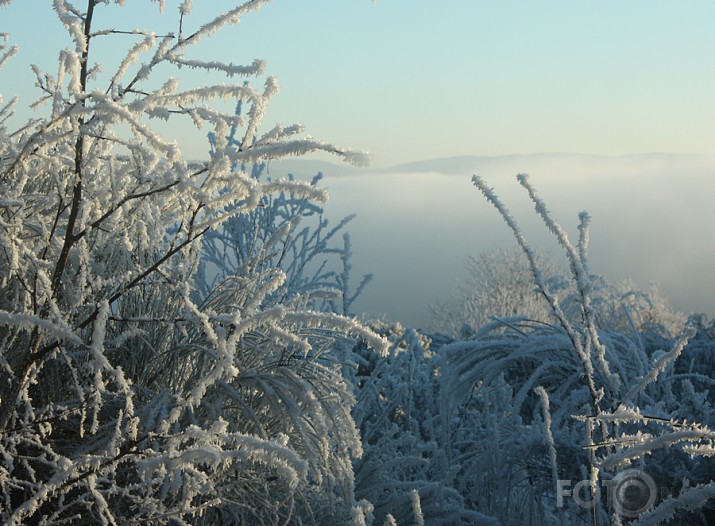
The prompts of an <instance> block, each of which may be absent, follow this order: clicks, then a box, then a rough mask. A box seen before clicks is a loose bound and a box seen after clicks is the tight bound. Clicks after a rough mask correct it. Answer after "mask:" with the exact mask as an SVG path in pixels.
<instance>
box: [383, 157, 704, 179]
mask: <svg viewBox="0 0 715 526" xmlns="http://www.w3.org/2000/svg"><path fill="white" fill-rule="evenodd" d="M708 157H710V158H711V159H712V158H713V157H712V156H707V155H704V154H671V153H646V154H634V155H621V156H606V155H590V154H577V153H536V154H526V155H496V156H480V155H462V156H457V157H442V158H438V159H428V160H424V161H417V162H411V163H405V164H399V165H396V166H393V167H391V168H388V169H385V170H382V171H385V172H392V173H442V174H457V175H471V174H473V173H477V174H479V173H480V172H484V171H488V172H492V171H508V172H509V173H510V174H511V173H512V172H513V173H514V174H515V173H519V172H526V173H528V172H530V171H533V170H537V169H542V168H546V167H549V168H551V169H556V168H569V167H571V168H579V169H583V168H587V169H593V170H596V171H598V170H599V169H600V170H608V171H613V170H614V169H622V170H626V171H628V169H629V167H632V166H637V167H638V170H639V171H642V169H643V167H644V166H648V165H651V166H653V167H654V168H656V167H657V168H659V169H662V168H664V167H667V166H669V165H670V166H683V165H684V164H689V163H690V162H693V163H698V164H700V163H702V161H703V160H704V159H706V158H708Z"/></svg>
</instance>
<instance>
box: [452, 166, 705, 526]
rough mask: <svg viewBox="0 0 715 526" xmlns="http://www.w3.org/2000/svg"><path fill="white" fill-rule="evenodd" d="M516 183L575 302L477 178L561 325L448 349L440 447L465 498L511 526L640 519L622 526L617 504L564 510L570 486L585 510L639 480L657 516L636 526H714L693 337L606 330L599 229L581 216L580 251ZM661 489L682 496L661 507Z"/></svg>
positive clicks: (526, 328) (489, 334) (642, 328)
mask: <svg viewBox="0 0 715 526" xmlns="http://www.w3.org/2000/svg"><path fill="white" fill-rule="evenodd" d="M519 181H520V183H521V184H522V185H523V186H524V188H525V189H526V190H527V191H528V192H529V195H530V197H531V199H532V201H533V202H534V204H535V205H536V210H537V213H538V214H539V215H540V217H541V218H542V219H543V221H544V223H545V224H546V225H547V227H548V228H549V229H550V230H551V232H552V233H553V234H554V235H555V236H556V237H557V239H558V240H559V242H560V244H561V246H562V248H563V249H564V251H565V253H566V256H567V261H568V263H569V266H570V269H571V273H572V274H571V283H570V286H569V288H570V289H571V290H573V291H574V292H573V293H572V294H570V295H569V299H568V301H566V302H564V304H563V305H562V302H561V301H560V299H559V297H558V296H557V293H555V292H554V290H553V289H552V288H551V287H550V286H549V283H548V282H547V280H546V279H545V278H544V274H543V272H542V270H541V269H540V267H539V265H538V263H537V261H536V259H535V257H534V253H533V251H532V250H531V248H530V247H529V245H528V244H527V242H526V240H525V238H524V236H523V234H522V232H521V230H520V229H519V227H518V225H517V223H516V221H515V220H514V218H513V217H512V216H511V215H510V213H509V211H508V210H507V209H506V208H505V207H504V205H503V204H502V203H501V202H500V201H499V199H498V198H497V196H496V195H495V194H494V193H493V191H492V190H491V189H490V188H488V187H487V186H486V184H485V183H484V182H483V181H482V180H481V179H479V178H477V177H475V178H474V183H475V185H476V186H477V187H478V188H479V189H480V190H481V191H482V192H483V193H484V195H485V196H486V197H487V199H488V200H489V201H490V202H491V203H492V204H493V205H494V206H495V207H496V208H497V209H498V211H499V212H500V213H501V215H502V217H503V218H504V219H505V221H506V222H507V224H508V225H509V227H510V228H511V229H512V231H513V233H514V235H515V236H516V239H517V242H518V244H519V246H520V247H521V249H522V250H523V251H524V253H525V255H526V257H527V260H528V261H529V265H530V268H531V271H532V275H533V279H534V282H535V284H536V286H537V287H538V289H539V291H540V293H541V294H542V295H543V296H544V298H546V300H547V301H548V304H549V306H550V308H551V310H552V316H553V319H554V322H552V323H551V324H547V323H543V322H535V321H532V320H527V319H525V318H510V319H501V320H496V321H494V322H493V323H491V324H488V325H486V326H484V327H482V328H481V329H479V330H478V331H477V332H476V333H475V334H474V335H473V336H472V337H470V338H469V339H466V340H464V341H459V342H454V343H451V344H448V345H445V346H444V347H442V349H441V350H440V353H439V354H440V357H439V368H440V371H441V373H442V376H443V379H442V382H443V383H442V386H441V392H440V397H441V400H442V404H443V405H442V408H441V409H440V412H441V415H442V420H443V422H444V426H445V427H446V428H452V429H451V430H450V432H449V433H448V434H447V435H446V436H447V437H448V442H447V443H445V444H444V445H443V447H445V449H446V450H447V451H448V455H449V458H450V459H451V460H454V461H455V462H456V463H457V464H458V466H459V468H458V469H459V472H458V473H457V475H456V477H455V479H456V480H457V482H458V483H457V484H456V487H457V488H458V489H459V490H460V493H461V494H462V497H463V498H464V499H465V503H466V504H467V505H468V506H474V507H475V508H476V509H479V510H480V511H483V512H488V513H490V514H492V515H494V516H496V517H498V518H499V520H500V521H501V522H502V523H508V524H511V523H518V524H527V523H528V524H543V523H548V522H560V523H568V524H578V523H583V524H593V523H599V524H601V523H603V524H607V523H609V522H610V521H613V523H616V524H618V523H620V522H621V521H626V520H627V519H628V518H632V517H633V516H634V515H630V516H629V515H628V514H626V515H625V516H622V515H623V513H622V512H623V511H624V507H623V506H621V507H620V508H619V507H618V506H615V507H614V506H609V504H613V502H612V501H609V500H608V499H606V498H604V499H601V500H598V499H595V502H596V505H595V506H593V507H592V508H591V509H589V508H587V507H585V506H584V507H580V506H578V505H577V504H576V501H575V499H571V498H563V497H564V495H568V494H567V493H563V491H562V489H563V486H560V484H561V483H560V482H559V481H564V480H565V481H572V484H576V483H577V482H578V481H581V480H584V481H587V482H586V484H585V491H584V492H582V494H581V497H582V498H585V500H588V501H590V500H591V498H593V497H592V496H593V495H595V494H596V493H595V492H596V489H597V488H598V489H601V488H603V486H602V484H604V483H605V484H615V483H618V482H619V481H620V480H622V478H619V476H620V475H619V474H620V473H626V472H627V471H625V470H627V469H629V468H638V469H640V470H642V472H644V473H647V474H648V476H649V477H651V479H652V480H653V484H654V485H655V487H654V488H648V489H649V490H651V494H652V496H653V498H654V501H653V502H649V503H648V504H655V506H654V507H653V508H652V509H651V508H650V507H648V506H644V507H643V508H642V509H640V508H637V509H638V512H639V513H638V514H637V515H638V524H657V523H661V522H662V521H665V520H668V519H670V518H672V517H673V516H674V515H673V514H674V513H675V512H677V513H678V514H679V515H678V518H679V519H680V520H682V521H684V523H688V524H692V523H694V521H697V520H698V519H700V520H701V521H702V523H707V520H708V519H707V517H708V514H710V517H711V515H712V506H711V505H710V506H708V505H707V501H708V499H712V498H713V497H715V482H713V476H712V473H713V472H714V471H715V470H714V469H713V466H714V464H713V462H712V458H711V457H712V456H713V452H714V451H715V449H713V441H714V440H715V432H713V431H712V428H711V427H709V426H708V425H707V424H710V425H711V424H712V421H713V410H712V407H711V406H710V405H709V403H706V402H707V400H708V389H709V388H711V383H712V382H710V381H707V380H708V379H707V376H706V375H703V374H702V373H700V374H699V373H695V372H692V373H688V372H679V371H677V370H676V369H675V368H674V366H673V363H674V362H675V361H676V359H677V358H678V357H679V356H680V355H681V353H682V352H683V349H684V348H685V346H686V343H687V342H688V340H689V339H690V338H692V337H693V335H694V334H695V331H694V329H692V328H687V329H685V330H683V331H682V333H681V334H680V335H679V336H678V337H676V338H674V339H670V340H668V339H666V338H665V337H664V336H663V333H662V332H661V331H660V328H659V329H658V330H657V331H656V332H655V336H653V335H652V334H651V333H649V332H648V331H649V330H650V331H653V330H654V328H653V326H652V325H649V324H646V323H644V324H641V325H639V326H636V324H635V323H633V324H631V328H630V330H628V331H626V332H623V331H622V327H621V326H619V325H617V324H616V326H615V327H611V326H608V323H609V322H612V321H613V319H609V318H608V317H605V318H600V317H599V311H598V309H597V307H598V304H599V298H600V296H599V294H600V293H601V291H602V290H606V291H609V290H611V289H608V288H607V287H606V288H603V287H596V286H594V283H595V281H596V280H595V278H594V277H593V276H592V274H591V272H590V270H589V267H588V261H587V248H588V222H589V218H588V216H587V215H586V214H585V213H584V214H582V215H581V222H580V224H579V242H578V244H577V245H575V246H574V245H573V244H572V243H571V242H570V241H569V239H568V237H567V236H566V234H565V231H564V230H563V228H562V227H561V226H560V225H559V224H558V223H556V222H555V221H554V220H553V218H552V217H551V215H550V214H549V212H548V210H547V209H546V206H545V204H544V202H543V201H542V200H541V199H540V197H539V196H538V194H536V192H535V190H534V189H533V187H532V186H531V185H530V183H529V182H528V180H527V179H526V177H525V176H519ZM562 290H564V289H563V288H562ZM605 301H606V302H610V301H612V298H610V297H608V296H606V298H605ZM626 307H627V305H626ZM566 309H569V312H567V311H566ZM575 314H577V315H575ZM604 320H605V321H604ZM505 328H506V329H507V330H504V329H505ZM641 334H645V335H649V334H650V335H649V337H641ZM654 342H657V343H662V344H667V345H666V346H664V347H661V348H657V347H654V346H653V343H654ZM710 349H711V350H712V349H713V347H710ZM697 400H699V401H700V402H699V403H698V402H696V401H697ZM694 402H695V403H694ZM455 422H456V427H453V426H454V424H455ZM698 422H699V423H698ZM639 473H641V472H639ZM684 481H687V483H689V484H691V487H688V486H687V483H686V485H684ZM460 484H461V485H460ZM571 487H573V486H571ZM625 489H628V486H626V487H624V491H625ZM664 490H667V491H670V492H672V497H668V498H664V499H661V497H662V495H663V491H664ZM603 491H604V493H605V489H604V490H603ZM656 491H657V492H658V493H657V495H656V494H653V493H654V492H656ZM589 494H590V495H592V496H591V497H590V496H589ZM647 496H648V497H649V496H650V495H647ZM623 498H624V499H626V500H627V498H628V497H623ZM621 504H622V502H621ZM626 504H628V502H626ZM688 510H690V513H687V512H688ZM626 511H627V510H626ZM594 521H595V522H594Z"/></svg>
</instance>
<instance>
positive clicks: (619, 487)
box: [611, 469, 656, 518]
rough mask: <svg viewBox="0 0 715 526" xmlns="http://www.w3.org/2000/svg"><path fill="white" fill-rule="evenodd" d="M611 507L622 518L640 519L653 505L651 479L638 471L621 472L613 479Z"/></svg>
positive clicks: (653, 489) (654, 495)
mask: <svg viewBox="0 0 715 526" xmlns="http://www.w3.org/2000/svg"><path fill="white" fill-rule="evenodd" d="M613 489H614V491H613V502H612V503H611V505H612V506H613V508H614V510H615V511H616V513H618V514H620V515H623V516H624V517H631V518H632V517H640V516H641V515H642V514H643V513H645V512H646V511H648V510H649V509H650V508H651V507H652V506H653V504H655V498H656V487H655V481H654V480H653V478H652V477H651V476H650V475H648V474H647V473H644V472H643V471H641V470H639V469H627V470H625V471H621V472H620V473H619V474H618V475H616V476H615V477H614V478H613Z"/></svg>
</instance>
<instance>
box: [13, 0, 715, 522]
mask: <svg viewBox="0 0 715 526" xmlns="http://www.w3.org/2000/svg"><path fill="white" fill-rule="evenodd" d="M4 3H7V2H6V1H2V0H0V5H2V4H4ZM107 3H108V2H104V1H99V0H87V1H86V6H84V7H85V9H84V10H82V9H80V8H78V7H76V6H73V5H72V4H71V3H70V2H68V1H66V0H54V2H53V6H54V8H55V11H56V12H57V15H58V17H59V19H60V20H61V22H62V23H63V24H64V26H65V27H66V29H67V31H68V34H69V36H70V42H71V47H70V48H69V49H64V50H62V51H61V53H60V61H59V67H58V72H57V74H56V75H55V76H51V75H49V74H47V73H46V72H42V71H39V70H37V69H36V70H35V73H36V75H37V85H38V87H39V90H40V100H39V101H38V102H37V104H38V107H39V108H44V111H45V113H44V115H45V116H44V117H42V118H38V119H34V120H31V121H30V122H27V123H22V124H21V125H20V127H18V128H12V127H11V125H12V124H13V118H12V114H13V113H12V112H13V105H14V104H15V101H14V99H11V100H10V101H9V102H7V103H2V102H0V196H1V197H0V238H1V241H2V244H1V246H2V251H0V289H1V292H0V369H1V371H0V375H1V376H0V378H1V379H2V381H1V382H0V521H1V522H2V523H3V524H139V523H149V524H206V525H208V524H326V525H333V524H354V525H363V524H364V525H367V524H374V525H380V524H385V525H391V524H399V525H409V524H417V525H424V524H489V525H496V524H643V525H644V524H665V523H680V524H698V523H701V524H709V523H712V522H713V520H715V505H714V504H713V502H714V500H713V499H714V498H715V481H713V479H714V476H713V473H715V464H714V462H715V460H714V459H713V456H714V455H715V445H714V444H713V441H714V440H715V431H713V429H715V427H714V426H715V410H714V408H713V406H714V404H715V399H714V395H713V394H712V393H713V392H715V379H714V375H713V372H714V371H715V359H714V358H713V356H715V354H714V351H715V326H713V325H712V324H709V323H708V322H707V321H706V320H705V319H704V318H703V317H692V318H691V319H690V320H685V319H684V318H683V317H682V316H681V315H679V314H677V313H674V312H672V311H671V310H670V309H669V308H668V307H667V302H666V301H665V299H664V298H663V297H662V295H660V294H659V293H658V292H657V290H655V289H653V290H650V291H646V292H643V291H634V290H631V287H630V286H629V285H628V284H620V285H617V286H612V285H609V284H608V283H606V282H605V281H604V280H603V279H601V278H598V277H597V276H595V275H594V274H593V273H592V272H591V270H590V268H589V265H588V257H587V256H588V237H589V231H588V229H589V218H588V215H587V214H585V213H584V214H582V215H581V217H580V223H579V239H578V242H577V243H575V244H574V243H572V242H571V241H570V240H569V239H568V237H567V235H566V234H565V231H564V230H563V228H562V227H561V226H560V225H559V224H558V223H557V222H556V221H555V220H554V219H553V218H552V217H551V215H550V214H549V212H548V210H547V208H546V206H545V204H544V202H543V201H542V200H541V198H540V197H539V195H538V194H537V193H536V191H535V189H534V188H533V187H532V185H531V184H530V183H529V181H528V179H527V178H526V177H525V176H519V182H520V184H521V185H522V186H523V187H524V189H525V190H526V191H527V192H528V193H529V196H530V198H531V200H532V201H533V203H534V204H535V206H536V210H537V214H538V215H539V217H540V218H541V219H542V220H543V222H544V223H545V225H546V227H547V228H548V229H549V230H550V231H551V232H552V233H553V235H554V236H556V238H557V239H558V241H559V243H560V245H561V247H562V248H563V251H564V255H565V260H566V264H565V265H563V266H561V265H560V264H555V263H550V262H549V260H548V259H546V258H545V257H543V256H539V255H537V253H536V252H535V251H534V250H533V249H532V248H531V247H530V246H529V244H528V243H527V241H526V239H525V238H524V236H523V234H522V231H521V229H520V228H519V226H518V225H517V224H516V222H515V220H514V219H513V217H512V216H511V215H510V213H509V211H508V210H507V209H506V207H505V206H504V205H503V204H502V203H501V202H500V201H499V199H498V197H497V196H496V195H495V194H494V193H493V191H492V190H491V189H490V188H489V187H488V186H487V184H486V183H485V182H484V181H482V180H481V179H479V178H474V184H475V186H476V187H477V188H478V189H479V190H480V191H481V192H482V193H483V194H484V196H485V197H486V199H487V200H488V201H489V202H490V203H491V204H492V205H494V206H495V207H496V208H497V211H498V213H500V214H501V215H502V217H503V218H504V220H505V221H506V222H507V224H508V225H509V227H510V228H511V229H512V231H513V233H514V235H515V237H516V240H517V244H518V248H519V250H520V253H499V254H496V255H488V254H487V255H483V256H480V257H479V258H475V259H473V260H471V261H470V269H471V271H472V277H473V278H474V279H473V281H471V282H470V283H469V284H468V285H467V286H466V287H464V288H463V289H462V292H461V293H460V295H459V296H458V298H457V300H456V301H454V302H452V303H451V304H449V305H448V306H446V307H443V308H442V309H441V310H440V309H437V313H436V314H438V315H440V316H441V318H439V316H437V315H436V317H435V323H442V327H443V329H444V330H448V331H449V332H450V334H449V335H443V334H439V333H436V332H435V333H433V334H426V333H420V332H419V331H416V330H413V329H410V328H403V327H402V326H400V325H399V324H386V323H382V322H377V321H375V322H371V323H370V327H369V328H368V327H366V326H365V325H364V324H361V323H358V322H357V321H355V320H354V319H353V318H352V317H351V316H352V314H353V313H352V312H351V305H352V304H353V301H354V300H355V298H356V297H357V296H358V295H359V294H360V292H361V291H362V289H363V287H364V286H365V285H366V284H367V283H368V282H369V276H366V277H364V278H362V279H361V280H359V281H358V282H357V283H355V284H353V283H352V282H351V264H350V256H351V252H352V248H351V244H350V237H349V235H347V234H345V233H343V231H344V227H345V226H346V225H347V224H348V223H349V221H350V217H347V218H346V219H345V220H343V221H342V222H339V223H338V224H337V225H335V226H331V225H329V224H328V223H327V221H326V220H325V219H324V218H323V209H322V206H323V205H322V203H323V202H324V201H325V198H326V194H325V192H324V191H323V190H322V189H321V188H320V186H319V185H320V177H319V176H316V177H315V178H314V179H313V180H312V181H309V182H303V181H300V180H297V179H294V178H288V179H286V180H272V179H271V178H270V177H268V176H267V174H266V173H265V166H266V163H267V162H268V161H269V160H271V159H274V158H279V157H281V156H287V155H299V154H303V153H308V152H311V151H315V150H321V151H326V152H330V153H332V154H335V155H337V156H338V157H341V158H343V159H345V160H347V161H349V162H354V163H355V162H361V161H362V160H363V156H362V155H361V154H359V153H356V152H351V151H348V150H345V149H342V148H339V147H337V146H335V145H331V144H329V143H324V142H321V141H318V140H315V139H313V138H310V137H307V136H305V135H303V130H302V127H301V126H299V125H292V126H280V125H279V126H274V127H269V128H268V130H267V131H264V129H263V126H264V125H263V122H262V119H263V116H264V114H265V110H266V107H267V104H268V103H269V100H270V98H271V97H272V96H273V95H274V94H275V93H276V91H277V89H278V85H277V81H276V80H275V79H274V78H272V77H268V78H267V79H264V80H263V87H262V88H260V89H256V88H255V87H253V85H252V83H251V82H244V80H243V79H242V80H241V81H239V82H238V83H235V84H229V85H216V86H198V87H195V86H191V87H182V86H181V85H180V84H179V83H178V81H176V80H174V79H172V78H167V77H166V72H167V71H169V70H171V69H172V68H182V67H184V68H186V67H190V68H198V69H200V70H203V71H214V72H220V73H223V74H225V75H226V76H228V77H233V76H239V77H247V78H249V79H260V78H262V77H263V75H264V69H265V65H264V64H263V63H262V62H261V61H254V62H253V63H252V64H250V65H248V66H241V65H235V64H225V63H221V62H218V61H216V60H214V58H215V57H212V59H211V60H201V59H198V58H190V55H191V51H192V47H193V46H194V45H195V44H196V43H198V42H200V41H201V40H202V39H204V38H206V37H208V36H210V34H211V33H213V32H215V31H217V30H219V29H221V28H223V27H224V26H230V25H233V24H236V23H238V21H239V20H240V19H241V17H242V16H243V15H244V14H245V13H247V12H249V11H251V10H255V9H258V8H259V7H260V6H261V5H262V4H264V3H266V0H263V1H261V0H252V1H248V2H244V3H241V4H239V5H237V6H236V7H233V8H231V9H230V10H228V11H227V12H224V13H219V14H217V16H216V17H215V18H214V19H213V20H209V21H201V24H202V25H201V24H197V23H195V21H193V19H192V13H191V4H192V2H191V1H189V0H184V1H183V2H181V5H180V9H179V11H178V15H177V21H176V22H177V32H176V34H175V35H164V36H157V35H155V34H153V33H151V32H150V31H143V30H142V31H134V32H130V33H129V34H127V33H126V30H125V28H105V27H95V24H94V23H93V22H94V13H95V10H101V9H103V8H104V7H105V4H107ZM116 3H117V4H120V5H121V4H123V2H120V1H117V2H116ZM160 6H163V2H160ZM167 16H170V15H167ZM192 26H193V27H196V28H197V29H196V30H195V31H193V32H192V31H189V30H188V28H190V27H192ZM132 29H133V28H132ZM108 38H113V39H119V40H117V41H124V40H122V39H126V41H127V42H130V43H129V44H128V46H127V47H128V49H127V53H126V56H125V58H124V59H123V60H122V61H121V64H120V65H119V67H118V69H117V71H115V72H112V73H111V74H110V75H108V76H107V75H106V74H103V73H102V72H101V71H100V70H99V69H98V68H97V67H96V66H94V65H92V62H91V57H92V49H93V45H94V43H95V42H96V41H97V40H99V39H108ZM4 39H5V40H4V42H5V44H3V45H2V47H0V66H2V64H3V63H4V62H5V61H7V60H10V59H11V58H12V55H13V54H14V52H15V51H14V48H12V47H10V46H8V45H7V41H8V39H11V37H9V36H5V37H4ZM0 73H1V72H0ZM226 98H227V99H231V100H233V101H234V102H235V104H236V106H235V107H236V111H232V112H223V111H221V110H219V109H217V108H218V107H220V104H218V105H217V102H218V101H220V100H221V99H226ZM153 119H167V120H171V121H173V120H175V119H188V120H189V121H191V122H193V123H194V124H195V125H196V126H197V127H199V128H201V129H203V130H205V131H207V132H208V133H209V138H210V140H209V142H208V143H207V149H210V156H209V160H208V161H205V162H191V161H188V160H186V159H184V158H183V157H182V155H181V152H180V151H179V148H178V146H177V145H176V143H175V142H173V141H172V140H171V138H167V137H163V136H161V135H159V134H158V133H156V131H154V129H153V128H152V123H153V121H152V120H153ZM477 197H478V196H477V192H476V191H475V201H476V200H477ZM563 269H568V271H564V270H563ZM686 321H687V323H686ZM633 469H637V470H638V471H628V470H633ZM625 473H636V474H641V473H644V474H647V476H648V477H649V478H648V479H647V480H652V481H653V484H654V487H655V489H656V490H657V495H652V491H651V494H648V493H647V494H646V495H645V497H646V499H645V500H646V501H648V502H647V505H642V506H641V504H642V503H641V501H639V500H638V497H639V495H636V496H633V495H631V494H630V493H629V494H626V490H631V489H643V487H642V485H641V486H637V485H636V486H634V485H628V484H627V485H625V486H623V487H622V488H621V486H619V484H621V483H622V482H623V480H624V479H623V477H624V474H625ZM564 481H566V486H565V485H564ZM580 481H586V482H584V483H583V484H581V485H580V486H581V489H582V491H581V493H580V498H582V499H583V500H587V501H591V500H592V501H593V502H594V506H591V507H588V506H579V505H578V502H577V500H576V499H574V498H571V496H570V493H569V492H568V491H564V488H565V487H568V489H569V491H570V490H574V492H576V486H577V485H578V484H579V482H580ZM641 482H642V480H641ZM614 485H616V492H615V493H616V496H615V500H614V499H609V498H605V496H604V495H605V493H606V491H605V488H611V487H613V486H614ZM599 489H603V491H602V492H601V493H602V494H601V495H600V498H599V496H598V490H599ZM619 489H622V490H623V492H622V493H619V491H618V490H619ZM646 489H648V490H651V488H650V487H647V488H646ZM641 493H642V492H641ZM642 496H643V495H642V494H641V495H640V497H642ZM651 496H652V497H653V499H652V502H651V501H650V500H649V497H651ZM616 501H617V502H616ZM614 504H615V505H614ZM633 510H637V513H629V512H631V511H633Z"/></svg>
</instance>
